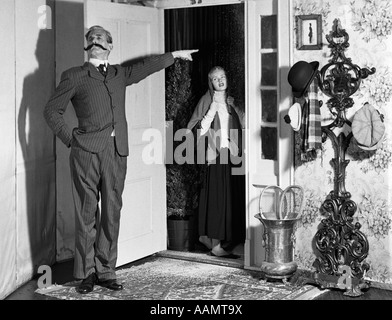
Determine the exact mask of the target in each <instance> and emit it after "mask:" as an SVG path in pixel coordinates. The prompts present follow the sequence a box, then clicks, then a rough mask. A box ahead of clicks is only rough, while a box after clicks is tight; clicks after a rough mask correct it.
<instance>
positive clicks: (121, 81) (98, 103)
mask: <svg viewBox="0 0 392 320" xmlns="http://www.w3.org/2000/svg"><path fill="white" fill-rule="evenodd" d="M173 62H174V58H173V55H172V54H171V53H165V54H162V55H158V56H155V57H151V58H147V59H145V60H143V61H142V62H139V63H136V64H133V65H132V66H129V67H122V66H120V65H109V68H108V74H107V76H106V78H104V76H102V75H101V73H100V72H99V71H98V70H97V69H96V68H95V67H94V66H93V65H92V64H91V63H89V62H86V63H85V64H84V65H83V66H80V67H74V68H71V69H68V70H66V71H64V72H63V73H62V75H61V81H60V83H59V85H58V86H57V88H56V90H55V92H54V94H53V95H52V97H51V98H50V99H49V101H48V103H47V105H46V106H45V109H44V117H45V120H46V122H47V123H48V125H49V127H50V128H51V129H52V131H53V132H54V134H55V135H56V136H57V137H59V138H60V139H61V141H62V142H63V143H64V144H65V145H66V146H68V147H69V146H70V145H71V143H72V145H73V144H74V143H76V144H77V145H79V146H80V147H82V148H83V149H85V150H87V151H90V152H94V153H95V152H100V151H102V150H103V149H104V148H105V146H106V144H107V142H108V140H109V139H110V135H111V133H112V131H113V129H115V133H116V139H115V140H116V146H117V150H118V153H119V154H120V155H122V156H127V155H128V154H129V149H128V128H127V121H126V118H125V89H126V87H127V86H129V85H131V84H134V83H137V82H139V81H140V80H142V79H144V78H146V77H147V76H149V75H150V74H152V73H154V72H157V71H159V70H162V69H164V68H166V67H168V66H170V65H171V64H173ZM69 101H72V104H73V107H74V109H75V113H76V116H77V118H78V127H76V128H74V129H73V130H72V131H71V130H70V128H69V126H68V125H67V124H66V123H65V121H64V117H63V114H64V112H65V110H66V109H67V106H68V104H69Z"/></svg>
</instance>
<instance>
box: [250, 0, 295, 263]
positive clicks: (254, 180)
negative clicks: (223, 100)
mask: <svg viewBox="0 0 392 320" xmlns="http://www.w3.org/2000/svg"><path fill="white" fill-rule="evenodd" d="M290 3H291V1H290V0H279V1H278V0H248V1H246V3H245V4H246V6H245V8H246V10H245V12H246V13H245V14H246V30H247V31H246V32H247V33H246V38H247V52H246V53H247V59H246V70H247V86H246V88H247V91H246V94H247V101H248V104H247V109H246V115H247V128H248V131H247V137H246V138H247V139H246V150H247V153H246V154H247V156H246V159H247V169H248V175H247V185H246V188H247V193H246V194H247V199H246V200H247V242H246V246H245V266H246V267H258V266H260V264H261V262H262V261H263V260H264V258H265V251H264V247H262V245H261V244H262V232H263V231H262V225H261V222H260V221H259V220H257V219H256V218H255V217H254V215H255V214H257V213H258V212H259V196H260V193H261V191H262V190H263V188H265V187H266V186H267V185H279V186H281V187H282V188H285V187H287V186H288V185H289V184H290V183H291V180H292V173H291V169H292V151H291V150H292V145H293V140H292V132H291V130H290V126H289V125H287V124H286V123H285V122H284V120H283V117H284V116H285V114H287V110H288V108H289V107H290V102H291V89H290V87H289V85H288V83H287V73H288V70H289V68H290V50H291V48H290V42H291V31H290ZM271 205H272V202H271Z"/></svg>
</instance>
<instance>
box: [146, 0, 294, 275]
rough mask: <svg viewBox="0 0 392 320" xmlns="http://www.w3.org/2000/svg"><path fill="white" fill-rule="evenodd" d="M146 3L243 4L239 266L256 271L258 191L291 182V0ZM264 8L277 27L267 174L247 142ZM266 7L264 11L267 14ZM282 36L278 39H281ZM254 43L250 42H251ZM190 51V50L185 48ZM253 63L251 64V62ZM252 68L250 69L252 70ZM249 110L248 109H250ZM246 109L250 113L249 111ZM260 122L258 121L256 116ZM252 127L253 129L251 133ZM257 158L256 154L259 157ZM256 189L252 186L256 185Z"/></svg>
mask: <svg viewBox="0 0 392 320" xmlns="http://www.w3.org/2000/svg"><path fill="white" fill-rule="evenodd" d="M144 3H145V4H146V5H150V6H153V7H155V8H158V9H163V10H166V9H181V8H195V7H205V6H217V5H232V4H235V5H238V4H240V3H243V4H244V6H245V8H244V9H245V10H244V15H245V17H244V24H245V26H244V27H245V28H244V29H245V52H244V54H245V79H246V80H245V81H246V83H245V119H246V121H245V123H246V125H245V130H246V138H245V146H246V147H245V172H246V186H245V189H246V190H245V193H246V204H247V205H246V230H247V231H246V240H245V247H244V255H245V256H244V267H245V268H247V269H257V270H258V268H259V266H260V264H261V261H262V260H263V257H264V255H265V251H264V248H263V247H262V246H261V243H262V241H261V240H262V239H261V237H262V229H261V225H260V223H259V221H256V219H255V218H254V215H255V214H256V213H257V212H258V210H259V208H258V201H256V200H258V196H259V193H260V189H259V188H260V187H263V186H264V187H265V186H266V185H268V184H276V185H280V186H282V187H286V186H288V185H290V184H292V182H293V160H292V159H293V148H292V145H293V141H294V139H293V134H292V131H291V130H290V128H289V126H287V124H286V123H285V122H284V121H283V117H284V115H285V114H287V111H288V109H289V108H290V106H291V88H290V86H289V84H288V83H287V81H284V80H285V79H287V74H288V70H289V67H290V66H291V64H292V63H291V62H292V50H293V49H292V45H291V43H292V39H293V27H292V26H293V22H292V0H204V1H203V2H202V3H195V4H188V5H186V4H184V1H182V0H160V1H144ZM260 5H262V7H264V6H265V8H269V9H270V10H272V11H273V12H274V13H275V14H276V15H277V28H278V34H279V36H278V49H277V50H278V70H277V72H278V80H277V82H278V120H277V121H278V124H277V129H278V160H277V161H276V163H275V164H274V165H273V167H274V169H273V172H270V173H267V175H266V174H265V173H264V172H263V170H262V166H261V165H260V163H261V162H262V161H260V159H259V160H256V159H257V157H258V153H260V152H261V151H260V143H258V145H257V146H255V142H254V141H253V142H252V140H255V139H254V136H255V131H256V130H258V129H257V126H259V124H257V120H256V122H255V119H254V116H253V113H254V110H255V109H256V108H257V107H258V106H260V105H261V97H260V92H259V88H258V87H257V88H256V86H254V85H253V86H252V85H251V84H255V83H258V82H259V79H260V65H261V61H260V55H257V52H259V51H260V49H259V48H257V47H256V43H258V41H259V40H260V39H259V38H260V32H261V31H260V26H259V23H258V21H257V14H259V13H260V12H258V10H259V9H258V8H260ZM269 9H266V10H269ZM281 35H284V36H281ZM257 37H258V39H257V41H254V39H255V38H257ZM189 49H192V48H189ZM252 62H253V63H252ZM255 65H256V66H255ZM251 106H252V108H253V109H251ZM251 110H253V111H252V115H251V114H250V111H251ZM260 119H261V118H260ZM252 125H255V126H254V127H253V129H252ZM260 154H261V153H260ZM256 186H257V187H256Z"/></svg>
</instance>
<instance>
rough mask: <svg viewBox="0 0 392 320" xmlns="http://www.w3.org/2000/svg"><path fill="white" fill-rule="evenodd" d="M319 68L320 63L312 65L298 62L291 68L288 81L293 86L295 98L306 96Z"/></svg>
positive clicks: (311, 63) (315, 62)
mask: <svg viewBox="0 0 392 320" xmlns="http://www.w3.org/2000/svg"><path fill="white" fill-rule="evenodd" d="M318 67H319V63H318V62H317V61H312V62H310V63H308V62H306V61H298V62H297V63H295V64H294V65H293V66H292V67H291V69H290V71H289V74H288V76H287V80H288V81H289V83H290V85H291V88H292V91H293V96H294V97H296V98H300V97H302V96H303V95H304V93H305V92H306V90H308V88H309V86H310V84H311V82H312V80H313V78H314V76H315V75H316V72H317V69H318Z"/></svg>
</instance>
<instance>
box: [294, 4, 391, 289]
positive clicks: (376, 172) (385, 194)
mask: <svg viewBox="0 0 392 320" xmlns="http://www.w3.org/2000/svg"><path fill="white" fill-rule="evenodd" d="M293 6H294V7H293V15H294V16H295V15H308V14H321V15H322V21H323V22H322V27H323V29H322V31H323V34H322V38H323V47H322V49H321V50H297V49H294V62H293V63H295V62H296V61H299V60H305V61H308V62H310V61H315V60H317V61H319V62H320V68H319V69H321V68H322V67H323V66H324V65H325V64H327V63H328V61H329V59H330V49H329V48H328V43H327V41H326V39H325V35H326V34H328V33H329V32H330V31H331V30H332V24H333V21H334V19H336V18H337V19H340V22H341V25H342V28H343V29H345V30H346V31H347V33H348V34H349V36H350V39H349V43H350V46H349V48H348V49H347V51H346V57H349V58H351V59H352V62H353V63H354V64H357V65H358V66H359V67H361V68H363V67H369V68H370V67H375V68H376V69H377V71H376V74H374V75H371V76H369V77H368V78H367V79H365V80H363V82H362V84H361V88H360V90H358V91H357V92H356V93H355V94H354V95H353V96H352V98H353V99H354V102H355V105H354V107H353V108H351V109H349V111H348V113H347V117H348V119H349V120H352V117H353V115H354V114H355V112H356V111H357V110H358V109H359V108H361V107H362V105H363V104H364V102H369V103H370V104H372V105H373V106H374V107H375V108H376V109H377V110H379V111H380V112H381V113H382V114H384V116H385V124H386V134H385V136H384V139H383V141H382V142H380V143H379V145H378V149H377V150H376V151H373V152H367V151H363V150H362V149H359V148H358V147H357V145H356V144H355V142H353V141H352V142H351V144H350V146H349V148H348V151H347V155H346V159H349V160H350V163H349V164H348V166H347V171H346V172H347V175H346V189H347V191H349V192H350V193H351V195H352V198H351V199H352V200H354V201H355V202H356V204H357V206H358V209H357V212H356V214H355V215H354V218H355V221H359V222H360V223H361V224H362V228H361V231H362V232H363V233H364V234H365V235H366V236H367V238H368V241H369V245H370V248H369V254H368V257H367V258H366V259H365V261H366V262H368V263H369V264H370V270H369V272H368V273H367V275H366V276H367V278H369V279H370V280H373V281H378V282H383V283H392V256H391V246H392V229H391V228H392V225H391V221H392V220H391V219H392V193H391V182H392V179H391V169H392V167H391V162H392V145H391V139H392V132H391V130H392V119H391V116H392V34H391V31H392V5H391V3H390V1H387V0H359V1H355V2H354V1H349V0H339V1H332V0H331V1H323V0H315V1H309V0H306V1H299V0H295V1H293ZM294 45H295V44H294ZM319 99H320V100H323V102H326V101H327V100H328V99H327V97H326V96H323V95H322V94H320V96H319ZM325 109H326V107H325V103H324V107H322V108H321V111H322V117H323V118H324V119H327V118H328V110H325ZM326 123H327V121H325V122H323V124H326ZM342 131H344V132H349V131H350V129H349V128H345V127H343V128H342ZM337 133H339V132H337ZM298 138H299V137H298V135H296V141H297V143H298V142H299V139H298ZM297 149H298V148H297ZM333 157H334V154H333V149H332V144H331V142H330V141H329V140H327V142H325V143H324V144H323V148H322V150H321V152H320V153H319V156H318V157H317V159H315V160H313V161H310V162H301V159H300V157H299V154H296V155H295V183H296V184H299V185H301V186H303V187H304V189H305V197H306V199H305V200H306V203H305V207H304V211H303V216H302V221H301V222H300V223H299V224H298V226H297V228H298V229H297V232H296V237H297V238H296V252H295V256H296V257H295V259H296V261H297V262H298V264H299V267H300V268H305V269H311V268H312V263H313V261H314V259H315V254H314V251H313V249H312V242H313V238H314V235H315V234H316V232H317V227H318V226H319V224H320V222H321V219H322V218H323V217H322V215H321V214H320V212H319V209H320V207H321V204H322V203H323V201H324V200H325V199H326V197H327V195H328V194H329V192H330V191H331V190H333V178H334V175H333V168H332V167H331V165H330V160H331V159H332V158H333Z"/></svg>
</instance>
